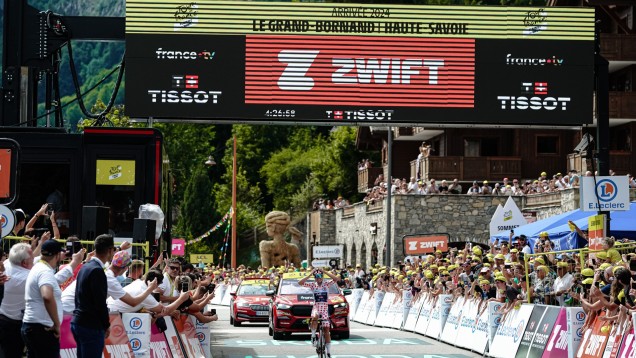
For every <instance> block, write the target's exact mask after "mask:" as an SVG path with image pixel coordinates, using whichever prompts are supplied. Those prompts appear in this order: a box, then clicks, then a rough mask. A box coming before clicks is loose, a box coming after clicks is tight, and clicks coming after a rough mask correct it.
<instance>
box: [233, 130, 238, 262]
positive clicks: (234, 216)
mask: <svg viewBox="0 0 636 358" xmlns="http://www.w3.org/2000/svg"><path fill="white" fill-rule="evenodd" d="M233 140H234V143H233V148H232V149H233V150H232V268H236V251H237V250H236V249H237V247H236V135H235V136H234V138H233Z"/></svg>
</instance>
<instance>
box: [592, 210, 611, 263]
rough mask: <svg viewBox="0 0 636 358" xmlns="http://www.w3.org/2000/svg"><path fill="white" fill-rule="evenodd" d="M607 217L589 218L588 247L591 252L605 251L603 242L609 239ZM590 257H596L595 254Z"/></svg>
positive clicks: (595, 216) (596, 216)
mask: <svg viewBox="0 0 636 358" xmlns="http://www.w3.org/2000/svg"><path fill="white" fill-rule="evenodd" d="M605 222H606V217H605V215H604V214H600V215H592V216H590V217H589V218H587V229H588V241H589V244H588V247H589V248H590V250H603V241H604V240H605V238H606V237H607V233H606V231H607V225H605ZM590 256H593V257H596V255H594V254H590Z"/></svg>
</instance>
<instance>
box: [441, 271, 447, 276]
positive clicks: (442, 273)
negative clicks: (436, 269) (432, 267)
mask: <svg viewBox="0 0 636 358" xmlns="http://www.w3.org/2000/svg"><path fill="white" fill-rule="evenodd" d="M439 274H440V276H446V275H448V271H446V270H444V271H440V273H439Z"/></svg>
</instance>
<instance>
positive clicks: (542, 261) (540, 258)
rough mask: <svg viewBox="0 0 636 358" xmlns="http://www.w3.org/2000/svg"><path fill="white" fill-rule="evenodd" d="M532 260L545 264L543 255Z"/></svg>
mask: <svg viewBox="0 0 636 358" xmlns="http://www.w3.org/2000/svg"><path fill="white" fill-rule="evenodd" d="M534 262H538V263H540V264H541V265H545V260H543V257H537V258H536V259H534Z"/></svg>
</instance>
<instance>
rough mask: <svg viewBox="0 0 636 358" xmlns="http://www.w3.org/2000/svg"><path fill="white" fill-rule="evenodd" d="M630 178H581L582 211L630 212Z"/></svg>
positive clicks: (622, 176)
mask: <svg viewBox="0 0 636 358" xmlns="http://www.w3.org/2000/svg"><path fill="white" fill-rule="evenodd" d="M629 208H630V205H629V178H628V177H627V176H625V175H617V176H597V177H587V176H584V177H582V178H581V210H583V211H610V210H615V211H626V210H629Z"/></svg>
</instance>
